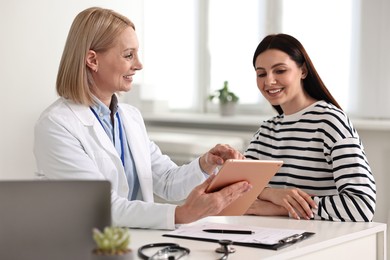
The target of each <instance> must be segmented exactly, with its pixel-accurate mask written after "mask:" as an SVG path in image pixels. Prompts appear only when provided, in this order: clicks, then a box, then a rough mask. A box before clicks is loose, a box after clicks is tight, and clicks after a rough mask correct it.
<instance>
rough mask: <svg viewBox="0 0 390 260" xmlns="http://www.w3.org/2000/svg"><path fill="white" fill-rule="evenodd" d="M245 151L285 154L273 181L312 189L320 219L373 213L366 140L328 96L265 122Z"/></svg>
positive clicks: (364, 217)
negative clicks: (363, 141)
mask: <svg viewBox="0 0 390 260" xmlns="http://www.w3.org/2000/svg"><path fill="white" fill-rule="evenodd" d="M245 156H246V157H247V158H249V159H254V160H267V159H277V160H283V161H284V164H283V166H282V168H281V169H280V170H279V172H278V173H277V174H276V175H275V177H274V178H273V179H272V180H271V181H270V186H271V187H275V188H294V187H296V188H299V189H302V190H304V191H305V192H307V193H308V194H312V195H313V197H314V200H315V202H316V203H317V204H318V206H319V207H318V210H314V209H313V212H314V214H315V215H316V216H315V218H316V219H324V220H332V221H366V222H367V221H371V220H372V218H373V216H374V211H375V199H376V186H375V180H374V177H373V175H372V173H371V169H370V166H369V163H368V161H367V158H366V155H365V153H364V149H363V145H362V143H361V141H360V138H359V136H358V134H357V132H356V130H355V129H354V128H353V126H352V124H351V122H350V120H349V119H348V117H347V116H346V115H345V113H344V112H343V111H341V110H340V109H338V108H337V107H335V106H333V105H331V104H328V103H326V102H325V101H318V102H316V103H315V104H313V105H311V106H309V107H307V108H306V109H304V110H302V111H300V112H298V113H296V114H293V115H288V116H283V115H280V116H276V117H274V118H272V119H270V120H268V121H266V122H264V123H263V125H261V127H260V129H259V130H258V131H257V132H256V133H255V135H254V137H253V139H252V141H251V143H250V145H249V147H248V149H247V151H246V152H245Z"/></svg>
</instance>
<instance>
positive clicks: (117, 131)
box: [91, 95, 142, 200]
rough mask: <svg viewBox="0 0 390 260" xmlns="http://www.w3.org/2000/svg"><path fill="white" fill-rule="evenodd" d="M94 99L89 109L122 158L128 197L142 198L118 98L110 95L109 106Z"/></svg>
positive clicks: (132, 198) (130, 198)
mask: <svg viewBox="0 0 390 260" xmlns="http://www.w3.org/2000/svg"><path fill="white" fill-rule="evenodd" d="M94 101H95V105H93V106H91V109H92V110H93V112H94V114H95V116H96V117H97V119H98V120H99V122H100V124H101V125H102V126H103V129H104V131H105V132H106V133H107V135H108V137H109V138H110V140H111V142H112V143H113V145H114V146H115V149H116V151H117V152H118V155H119V157H121V159H123V160H122V164H123V167H124V170H125V174H126V178H127V183H128V185H129V195H128V199H129V200H136V199H137V200H142V194H141V192H140V184H139V179H138V174H137V169H136V168H135V164H134V159H133V155H132V153H131V149H130V146H129V143H128V142H127V136H126V132H125V130H124V127H123V124H122V122H121V120H120V119H121V118H120V117H119V113H118V98H117V97H116V95H113V96H112V99H111V104H110V108H108V107H107V106H106V105H105V104H103V102H101V101H100V100H99V99H97V98H96V97H94ZM122 148H123V151H122ZM122 153H123V154H122Z"/></svg>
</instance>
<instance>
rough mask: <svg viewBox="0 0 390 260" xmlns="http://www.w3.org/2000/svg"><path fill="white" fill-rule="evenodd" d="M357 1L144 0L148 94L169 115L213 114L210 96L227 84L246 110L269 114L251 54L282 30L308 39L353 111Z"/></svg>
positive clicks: (145, 91)
mask: <svg viewBox="0 0 390 260" xmlns="http://www.w3.org/2000/svg"><path fill="white" fill-rule="evenodd" d="M353 2H354V1H352V0H345V1H338V0H328V1H322V2H320V1H312V0H296V1H289V0H270V1H267V0H259V1H238V0H237V1H224V0H199V1H198V0H186V1H182V0H164V1H158V0H145V1H144V28H143V42H144V46H143V49H145V51H144V56H143V63H144V71H143V79H142V84H143V85H144V86H143V87H142V96H143V97H144V98H145V97H146V98H147V99H158V100H167V101H168V103H169V107H170V109H171V110H184V111H193V112H194V111H196V112H205V111H206V110H208V111H214V109H216V108H215V107H213V105H210V104H208V102H207V99H206V97H207V95H208V94H209V93H210V92H211V91H213V90H216V89H218V88H221V87H222V84H223V82H224V81H225V80H228V81H229V85H230V87H231V89H232V90H233V91H234V92H236V93H238V95H239V96H240V110H241V111H245V113H257V114H258V113H261V112H264V111H265V112H269V111H271V110H272V109H271V108H270V106H269V104H268V103H267V102H266V101H265V100H264V99H263V97H262V96H261V94H260V92H259V91H258V89H257V86H256V81H255V72H254V70H253V66H252V55H253V52H254V50H255V48H256V46H257V44H258V43H259V41H260V40H261V39H262V38H263V37H264V36H265V35H267V34H269V33H278V32H284V33H288V34H291V35H293V36H295V37H296V38H297V39H298V40H300V41H301V42H302V44H303V45H304V46H305V48H306V49H307V51H308V53H309V55H310V57H311V58H312V60H313V63H314V65H315V66H316V68H317V70H318V72H319V74H320V75H321V77H322V79H323V81H324V82H325V84H326V85H327V87H328V88H329V89H330V91H331V92H332V94H333V95H334V96H335V98H336V99H337V100H338V101H339V103H341V105H342V106H343V107H344V108H345V109H346V110H347V109H348V101H349V99H348V98H349V97H350V96H349V95H348V93H350V92H351V91H349V89H350V75H351V73H352V72H351V70H352V69H353V66H352V65H353V64H352V58H353V57H354V55H355V53H354V51H355V50H354V49H353V48H352V41H353V38H354V37H355V36H354V35H353V34H352V32H354V31H355V29H354V28H353V19H354V17H353V14H352V10H354V8H353V4H354V3H353ZM308 10H309V11H308ZM326 35H328V36H326ZM329 35H330V36H329ZM335 57H337V58H335Z"/></svg>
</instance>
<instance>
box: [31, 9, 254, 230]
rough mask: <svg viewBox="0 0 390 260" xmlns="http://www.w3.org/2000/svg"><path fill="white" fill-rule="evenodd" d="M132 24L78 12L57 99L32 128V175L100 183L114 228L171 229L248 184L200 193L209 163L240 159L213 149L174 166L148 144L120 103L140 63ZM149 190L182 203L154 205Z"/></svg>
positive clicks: (132, 112)
mask: <svg viewBox="0 0 390 260" xmlns="http://www.w3.org/2000/svg"><path fill="white" fill-rule="evenodd" d="M138 48H139V46H138V39H137V35H136V33H135V26H134V24H133V23H132V22H131V21H130V20H129V19H128V18H126V17H124V16H122V15H120V14H118V13H116V12H114V11H112V10H107V9H102V8H97V7H94V8H89V9H86V10H84V11H82V12H81V13H79V14H78V15H77V16H76V18H75V20H74V21H73V24H72V26H71V28H70V31H69V35H68V38H67V41H66V44H65V48H64V51H63V55H62V59H61V62H60V66H59V70H58V76H57V93H58V95H59V96H60V98H59V99H58V100H57V101H56V102H54V103H53V104H52V105H51V106H50V107H48V108H47V109H46V110H45V111H44V112H43V113H42V115H41V117H40V119H39V120H38V122H37V124H36V127H35V144H34V153H35V157H36V161H37V166H38V172H39V174H40V175H41V176H42V177H44V178H49V179H106V180H109V181H110V182H111V184H112V196H111V197H112V218H113V224H114V225H119V226H128V227H141V228H154V229H173V228H174V227H175V224H180V223H188V222H192V221H195V220H198V219H200V218H202V217H206V216H209V215H215V214H218V213H219V212H220V211H221V210H222V209H223V208H224V207H226V206H227V205H228V204H230V203H231V202H232V201H234V200H235V199H236V198H238V197H239V196H240V195H242V194H243V193H245V192H246V191H247V190H249V189H250V188H251V186H250V185H249V184H248V183H247V182H240V183H236V184H233V185H231V186H229V187H226V188H225V189H223V190H221V191H220V192H216V193H210V194H206V193H205V189H206V187H207V186H208V184H209V182H210V181H211V179H212V177H211V178H207V177H208V174H210V173H212V172H213V170H214V169H215V168H216V166H218V165H220V164H222V163H223V162H224V160H226V159H228V158H243V156H242V155H241V154H240V153H239V152H237V151H236V150H234V149H232V148H231V147H229V146H228V145H217V146H215V147H214V148H212V149H211V150H210V151H209V152H207V153H205V154H204V155H202V156H201V157H200V158H198V159H196V160H194V161H192V162H190V163H189V164H187V165H183V166H180V167H179V166H177V165H176V164H175V163H173V162H172V161H171V160H170V159H169V157H168V156H166V155H163V154H162V153H161V151H160V149H159V148H158V147H157V146H156V144H154V143H153V142H151V141H150V140H149V138H148V135H147V133H146V130H145V125H144V122H143V119H142V116H141V114H140V112H139V111H138V110H137V109H136V108H135V107H133V106H131V105H127V104H119V103H118V99H117V96H116V93H117V92H121V91H130V89H131V87H132V81H133V77H134V75H135V74H136V72H137V71H138V70H141V69H142V64H141V62H140V60H139V57H138ZM153 193H155V194H157V195H159V196H160V197H162V198H165V199H167V200H170V201H180V200H183V199H186V202H185V203H184V204H183V205H181V206H177V205H170V204H157V203H154V201H153Z"/></svg>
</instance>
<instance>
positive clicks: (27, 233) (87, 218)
mask: <svg viewBox="0 0 390 260" xmlns="http://www.w3.org/2000/svg"><path fill="white" fill-rule="evenodd" d="M109 225H111V185H110V182H109V181H95V180H94V181H90V180H72V181H68V180H63V181H59V180H55V181H53V180H44V181H43V180H21V181H0V259H7V260H24V259H29V260H49V259H56V260H70V259H72V260H88V259H89V258H90V254H91V251H92V250H93V248H94V247H95V243H94V241H93V239H92V229H93V228H94V227H96V228H99V229H103V228H104V227H106V226H109Z"/></svg>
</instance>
